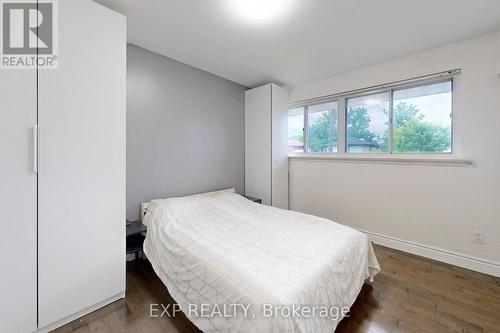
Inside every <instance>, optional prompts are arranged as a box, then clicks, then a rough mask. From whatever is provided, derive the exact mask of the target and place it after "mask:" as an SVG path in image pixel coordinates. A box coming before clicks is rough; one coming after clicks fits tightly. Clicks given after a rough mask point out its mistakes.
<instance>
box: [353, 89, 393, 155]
mask: <svg viewBox="0 0 500 333" xmlns="http://www.w3.org/2000/svg"><path fill="white" fill-rule="evenodd" d="M388 136H389V93H381V94H375V95H367V96H360V97H354V98H348V99H347V112H346V148H347V152H348V153H365V152H387V149H388V144H387V138H388Z"/></svg>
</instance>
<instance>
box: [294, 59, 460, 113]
mask: <svg viewBox="0 0 500 333" xmlns="http://www.w3.org/2000/svg"><path fill="white" fill-rule="evenodd" d="M461 72H462V70H461V69H460V68H455V69H450V70H448V71H444V72H438V73H433V74H426V75H421V76H416V77H413V78H411V79H404V80H398V81H392V82H389V83H384V84H378V85H374V86H370V87H366V88H360V89H354V90H347V91H343V92H340V93H335V94H329V95H323V96H319V97H313V98H307V99H303V100H300V101H296V102H293V103H290V104H289V107H299V106H304V105H307V104H310V103H314V102H322V101H326V100H329V99H333V98H336V97H340V96H345V95H352V94H356V93H364V92H369V91H372V90H379V89H383V88H393V87H394V86H397V85H400V84H405V83H415V82H419V81H425V80H430V79H438V78H445V77H452V76H455V75H458V74H460V73H461Z"/></svg>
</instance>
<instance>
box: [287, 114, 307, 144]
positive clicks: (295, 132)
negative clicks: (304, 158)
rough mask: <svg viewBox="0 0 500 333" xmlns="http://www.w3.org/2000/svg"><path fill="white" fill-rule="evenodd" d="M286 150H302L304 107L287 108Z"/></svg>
mask: <svg viewBox="0 0 500 333" xmlns="http://www.w3.org/2000/svg"><path fill="white" fill-rule="evenodd" d="M288 151H289V152H292V153H293V152H295V153H297V152H303V151H304V108H303V107H300V108H295V109H290V110H288Z"/></svg>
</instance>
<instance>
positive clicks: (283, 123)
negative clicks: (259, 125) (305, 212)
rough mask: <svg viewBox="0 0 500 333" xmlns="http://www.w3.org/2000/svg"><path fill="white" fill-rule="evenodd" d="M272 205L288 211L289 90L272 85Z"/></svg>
mask: <svg viewBox="0 0 500 333" xmlns="http://www.w3.org/2000/svg"><path fill="white" fill-rule="evenodd" d="M272 96H273V98H272V100H273V102H272V118H273V124H272V131H273V133H272V141H273V152H272V197H273V202H272V205H273V206H274V207H278V208H282V209H288V90H286V89H285V88H282V87H279V86H277V85H275V84H273V85H272Z"/></svg>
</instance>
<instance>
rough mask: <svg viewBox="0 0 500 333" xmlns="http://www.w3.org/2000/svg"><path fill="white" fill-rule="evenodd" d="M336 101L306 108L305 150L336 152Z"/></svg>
mask: <svg viewBox="0 0 500 333" xmlns="http://www.w3.org/2000/svg"><path fill="white" fill-rule="evenodd" d="M337 139H338V102H336V101H335V102H329V103H323V104H315V105H310V106H308V108H307V151H308V152H311V153H321V152H324V153H327V152H330V153H331V152H337V142H338V140H337Z"/></svg>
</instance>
